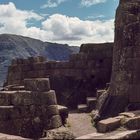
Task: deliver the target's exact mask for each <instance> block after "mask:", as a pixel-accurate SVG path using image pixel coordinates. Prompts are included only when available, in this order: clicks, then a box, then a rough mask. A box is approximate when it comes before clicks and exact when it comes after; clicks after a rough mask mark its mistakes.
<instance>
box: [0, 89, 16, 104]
mask: <svg viewBox="0 0 140 140" xmlns="http://www.w3.org/2000/svg"><path fill="white" fill-rule="evenodd" d="M15 93H16V91H0V106H8V105H10V104H11V98H12V95H13V94H15Z"/></svg>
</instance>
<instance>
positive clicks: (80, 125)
mask: <svg viewBox="0 0 140 140" xmlns="http://www.w3.org/2000/svg"><path fill="white" fill-rule="evenodd" d="M68 127H69V129H70V131H71V132H73V134H74V135H75V136H76V137H79V136H83V135H87V134H90V133H94V132H96V129H95V127H93V124H92V123H91V117H90V114H89V113H77V112H70V113H69V118H68Z"/></svg>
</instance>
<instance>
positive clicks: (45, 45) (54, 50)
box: [0, 34, 79, 86]
mask: <svg viewBox="0 0 140 140" xmlns="http://www.w3.org/2000/svg"><path fill="white" fill-rule="evenodd" d="M78 51H79V47H72V46H68V45H66V44H65V45H63V44H56V43H49V42H42V41H40V40H36V39H32V38H28V37H23V36H17V35H8V34H2V35H0V86H1V85H2V83H3V80H4V79H5V77H6V73H7V67H8V66H9V64H10V63H11V60H12V59H13V58H27V57H31V56H44V57H47V58H48V59H49V60H60V61H62V60H68V59H69V55H70V54H72V53H77V52H78Z"/></svg>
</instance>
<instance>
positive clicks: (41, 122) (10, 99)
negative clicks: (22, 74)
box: [0, 78, 62, 138]
mask: <svg viewBox="0 0 140 140" xmlns="http://www.w3.org/2000/svg"><path fill="white" fill-rule="evenodd" d="M24 85H25V90H19V91H0V132H1V133H6V134H12V135H18V136H22V137H25V138H41V137H43V134H44V131H46V130H50V129H55V128H59V127H61V126H62V120H61V117H60V115H59V111H58V106H57V100H56V95H55V91H54V90H50V83H49V79H48V78H36V79H25V80H24Z"/></svg>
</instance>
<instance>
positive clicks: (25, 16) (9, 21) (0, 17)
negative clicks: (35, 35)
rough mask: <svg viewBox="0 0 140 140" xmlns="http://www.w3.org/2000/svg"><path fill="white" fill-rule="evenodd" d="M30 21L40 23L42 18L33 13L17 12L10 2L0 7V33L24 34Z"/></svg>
mask: <svg viewBox="0 0 140 140" xmlns="http://www.w3.org/2000/svg"><path fill="white" fill-rule="evenodd" d="M31 19H32V20H37V21H40V20H42V19H43V17H42V16H40V15H38V14H36V13H34V12H33V11H25V10H18V9H16V7H15V5H14V3H12V2H10V3H9V4H1V5H0V25H1V27H0V33H5V32H8V33H24V30H26V25H27V24H28V21H29V20H31Z"/></svg>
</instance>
